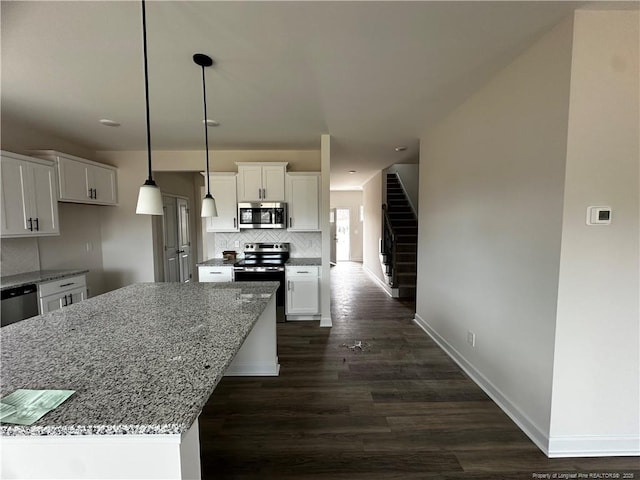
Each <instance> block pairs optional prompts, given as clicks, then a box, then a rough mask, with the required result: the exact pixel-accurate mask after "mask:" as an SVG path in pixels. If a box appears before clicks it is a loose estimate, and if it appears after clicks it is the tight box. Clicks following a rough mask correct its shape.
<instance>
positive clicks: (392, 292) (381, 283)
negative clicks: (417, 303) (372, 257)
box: [362, 265, 398, 298]
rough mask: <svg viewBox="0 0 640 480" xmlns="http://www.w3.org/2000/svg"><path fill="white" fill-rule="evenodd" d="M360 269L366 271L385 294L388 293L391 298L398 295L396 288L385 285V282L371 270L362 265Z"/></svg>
mask: <svg viewBox="0 0 640 480" xmlns="http://www.w3.org/2000/svg"><path fill="white" fill-rule="evenodd" d="M362 269H363V270H364V271H365V272H367V275H369V277H371V279H372V280H373V281H374V282H376V283H377V284H378V286H380V287H381V288H382V289H383V290H384V291H385V292H386V294H387V295H389V296H390V297H391V298H397V296H398V292H397V290H398V289H397V288H391V287H390V286H389V285H387V284H386V283H384V282H383V281H382V280H380V278H378V276H377V275H376V274H375V273H373V272H372V271H371V270H369V269H368V268H367V267H365V266H364V265H363V266H362ZM394 290H395V291H396V292H395V296H394Z"/></svg>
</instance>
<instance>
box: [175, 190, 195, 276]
mask: <svg viewBox="0 0 640 480" xmlns="http://www.w3.org/2000/svg"><path fill="white" fill-rule="evenodd" d="M176 206H177V209H178V255H179V259H180V260H179V261H180V281H181V282H183V283H186V282H190V281H191V278H192V277H193V274H192V272H191V236H190V230H189V200H187V199H186V198H176Z"/></svg>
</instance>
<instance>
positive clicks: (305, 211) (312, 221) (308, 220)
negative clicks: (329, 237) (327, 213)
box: [287, 175, 320, 232]
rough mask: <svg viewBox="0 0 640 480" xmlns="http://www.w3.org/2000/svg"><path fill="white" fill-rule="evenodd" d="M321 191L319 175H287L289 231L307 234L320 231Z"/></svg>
mask: <svg viewBox="0 0 640 480" xmlns="http://www.w3.org/2000/svg"><path fill="white" fill-rule="evenodd" d="M319 191H320V177H319V176H318V175H287V207H288V209H289V224H288V229H289V230H291V231H307V232H309V231H318V230H320V201H319V200H320V196H319Z"/></svg>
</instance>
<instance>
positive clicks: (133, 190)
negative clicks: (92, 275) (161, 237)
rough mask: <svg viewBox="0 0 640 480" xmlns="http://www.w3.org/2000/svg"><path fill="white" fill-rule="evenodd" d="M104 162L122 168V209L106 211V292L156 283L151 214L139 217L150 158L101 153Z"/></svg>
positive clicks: (99, 155) (137, 155)
mask: <svg viewBox="0 0 640 480" xmlns="http://www.w3.org/2000/svg"><path fill="white" fill-rule="evenodd" d="M97 155H98V158H99V159H100V160H102V161H104V163H109V164H111V165H114V166H116V167H118V203H119V205H118V207H116V208H112V209H109V210H106V211H105V213H104V215H103V218H102V223H101V232H102V258H103V262H104V269H103V270H104V282H105V287H106V290H107V291H109V290H114V289H116V288H120V287H124V286H125V285H130V284H131V283H136V282H153V281H154V268H153V265H154V263H153V236H152V228H151V220H152V219H151V215H136V204H137V203H138V190H139V189H140V185H142V184H143V183H144V182H145V180H146V179H147V155H146V152H144V151H139V152H98V154H97Z"/></svg>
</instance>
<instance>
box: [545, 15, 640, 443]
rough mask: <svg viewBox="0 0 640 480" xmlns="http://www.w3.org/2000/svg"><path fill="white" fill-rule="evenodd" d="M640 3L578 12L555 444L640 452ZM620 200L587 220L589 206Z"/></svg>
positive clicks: (559, 314) (558, 327) (554, 410)
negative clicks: (608, 214) (601, 220)
mask: <svg viewBox="0 0 640 480" xmlns="http://www.w3.org/2000/svg"><path fill="white" fill-rule="evenodd" d="M639 25H640V18H639V14H638V12H637V11H635V12H634V11H618V12H615V11H578V12H577V13H576V16H575V29H574V40H573V63H572V76H571V103H570V109H569V132H568V145H567V167H566V185H565V197H564V214H563V225H562V249H561V261H560V281H559V292H558V312H557V325H556V345H555V354H554V358H555V365H554V378H553V402H552V416H551V445H550V450H551V451H552V453H555V454H566V453H568V454H575V453H576V452H577V453H583V452H589V451H598V452H603V451H608V450H612V453H614V454H615V453H616V452H617V453H625V452H626V453H633V452H634V450H635V454H636V455H638V454H640V394H639V389H640V386H639V384H640V359H639V357H638V355H639V353H638V352H639V351H640V345H639V344H640V331H639V325H638V324H639V322H640V320H639V319H640V312H639V311H638V303H639V298H638V291H639V284H638V266H639V262H640V259H639V254H638V245H639V242H640V238H639V232H640V226H639V224H638V217H639V215H640V212H639V209H638V204H639V196H638V190H639V188H638V175H639V171H638V164H639V162H640V160H639V159H640V149H639V147H638V142H639V136H640V121H639V119H638V117H639V111H640V107H639V105H640V99H639V98H638V92H639V91H640V84H639V73H638V72H640V65H639V62H638V59H639V58H640V52H639V51H638V44H639V39H640V32H639ZM590 205H592V206H597V205H601V206H610V207H612V208H613V215H612V223H611V225H610V226H587V225H586V222H585V218H586V210H587V207H588V206H590Z"/></svg>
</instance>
